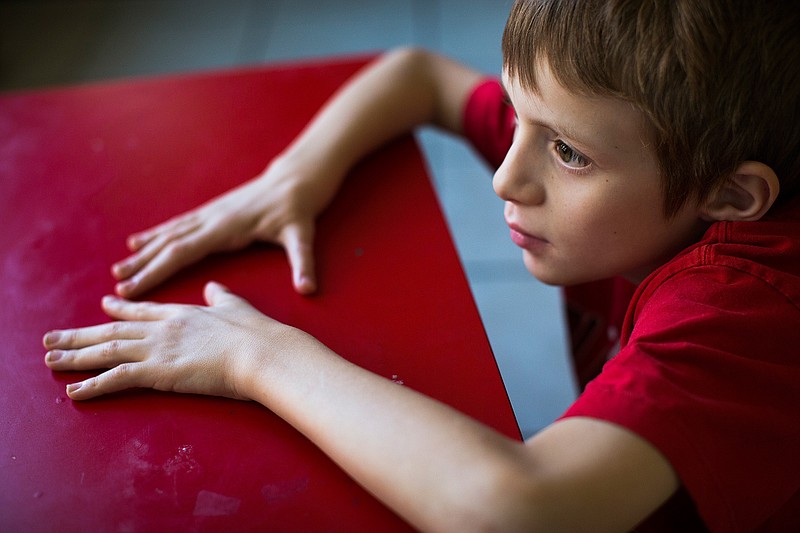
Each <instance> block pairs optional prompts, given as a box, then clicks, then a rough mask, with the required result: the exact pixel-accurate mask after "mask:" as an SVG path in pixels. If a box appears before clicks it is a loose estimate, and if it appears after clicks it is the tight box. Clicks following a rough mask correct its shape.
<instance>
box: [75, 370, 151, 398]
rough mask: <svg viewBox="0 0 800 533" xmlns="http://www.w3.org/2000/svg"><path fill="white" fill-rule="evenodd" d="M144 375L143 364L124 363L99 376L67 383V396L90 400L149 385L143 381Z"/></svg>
mask: <svg viewBox="0 0 800 533" xmlns="http://www.w3.org/2000/svg"><path fill="white" fill-rule="evenodd" d="M142 376H143V368H142V365H141V364H138V363H123V364H121V365H119V366H116V367H114V368H112V369H111V370H108V371H106V372H103V373H102V374H100V375H99V376H96V377H93V378H89V379H87V380H85V381H81V382H78V383H71V384H70V385H67V396H69V397H70V398H71V399H73V400H89V399H91V398H94V397H96V396H101V395H103V394H110V393H112V392H119V391H123V390H126V389H131V388H133V387H141V386H147V384H146V383H142V380H143V378H142Z"/></svg>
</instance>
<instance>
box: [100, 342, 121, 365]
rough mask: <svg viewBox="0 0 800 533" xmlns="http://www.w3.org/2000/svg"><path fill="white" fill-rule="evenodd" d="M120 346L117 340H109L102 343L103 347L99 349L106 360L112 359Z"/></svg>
mask: <svg viewBox="0 0 800 533" xmlns="http://www.w3.org/2000/svg"><path fill="white" fill-rule="evenodd" d="M120 348H121V343H120V341H119V340H116V339H115V340H111V341H108V342H106V343H104V344H103V348H102V351H101V355H102V357H103V359H104V360H106V361H108V360H109V359H113V358H114V356H116V354H117V353H118V352H119V350H120Z"/></svg>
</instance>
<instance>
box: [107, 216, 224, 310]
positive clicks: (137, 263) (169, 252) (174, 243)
mask: <svg viewBox="0 0 800 533" xmlns="http://www.w3.org/2000/svg"><path fill="white" fill-rule="evenodd" d="M170 239H171V240H168V241H167V240H164V239H162V237H156V238H155V239H154V240H153V241H151V242H150V244H148V245H147V246H145V248H143V249H142V250H141V252H140V253H139V254H137V255H135V256H132V257H131V258H129V259H126V260H125V261H123V262H121V263H118V265H119V267H118V266H117V265H115V266H114V274H115V276H116V275H123V274H128V275H131V274H133V275H132V277H129V278H128V279H123V280H122V281H120V282H119V283H118V284H117V285H116V287H115V291H116V293H117V294H119V295H120V296H123V297H125V298H131V297H133V296H136V295H138V294H141V293H143V292H146V291H148V290H150V289H152V288H153V287H155V286H156V285H158V284H159V283H161V282H162V281H164V280H165V279H167V278H168V277H170V276H171V275H172V274H174V273H175V272H177V271H178V270H180V269H182V268H184V267H186V266H188V265H190V264H192V263H195V262H197V261H199V260H200V259H202V258H203V257H205V256H206V255H208V253H209V251H210V250H211V248H212V247H213V242H212V239H211V238H210V234H209V233H208V232H207V231H203V230H198V229H196V228H195V229H192V230H191V231H189V232H187V233H186V234H182V235H176V234H173V235H171V236H170Z"/></svg>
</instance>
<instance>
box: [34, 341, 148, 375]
mask: <svg viewBox="0 0 800 533" xmlns="http://www.w3.org/2000/svg"><path fill="white" fill-rule="evenodd" d="M141 347H142V341H140V340H119V339H113V340H109V341H106V342H101V343H99V344H94V345H92V346H87V347H85V348H78V349H74V350H64V349H53V350H50V351H49V352H47V355H45V359H44V360H45V364H47V366H48V367H49V368H50V369H51V370H96V369H98V368H114V367H116V366H119V365H120V364H125V363H130V362H138V361H141V360H142V354H141V350H140V349H141Z"/></svg>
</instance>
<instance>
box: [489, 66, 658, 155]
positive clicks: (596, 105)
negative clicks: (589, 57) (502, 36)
mask: <svg viewBox="0 0 800 533" xmlns="http://www.w3.org/2000/svg"><path fill="white" fill-rule="evenodd" d="M534 79H535V86H531V87H527V86H523V85H522V84H521V82H520V80H519V79H518V78H517V77H515V76H511V75H509V73H508V71H507V70H504V71H503V75H502V83H503V87H504V89H505V91H506V93H507V95H508V97H509V99H510V101H511V103H512V105H513V106H514V108H515V111H516V112H517V116H518V119H519V120H520V122H523V121H524V122H530V123H535V124H540V125H544V126H547V127H549V128H551V129H552V130H553V131H555V132H557V133H559V134H561V135H564V136H567V137H570V138H572V139H573V140H579V141H582V143H583V144H585V145H590V146H592V147H595V148H604V149H612V150H616V151H625V152H629V151H641V150H643V149H644V148H645V147H646V146H647V145H649V144H650V143H649V142H648V139H649V138H650V135H649V134H648V128H646V126H645V124H646V121H645V118H644V114H643V113H642V112H641V111H639V110H638V109H637V108H636V107H635V106H634V105H633V104H632V103H630V102H628V101H626V100H623V99H621V98H614V97H610V96H596V95H586V94H580V93H576V92H573V91H571V90H569V89H567V88H566V87H564V86H563V85H561V83H559V82H558V80H557V79H556V77H555V76H554V75H553V73H552V72H551V70H550V68H549V66H548V65H547V64H546V63H542V64H541V65H539V66H538V67H537V68H536V71H535V76H534Z"/></svg>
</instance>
